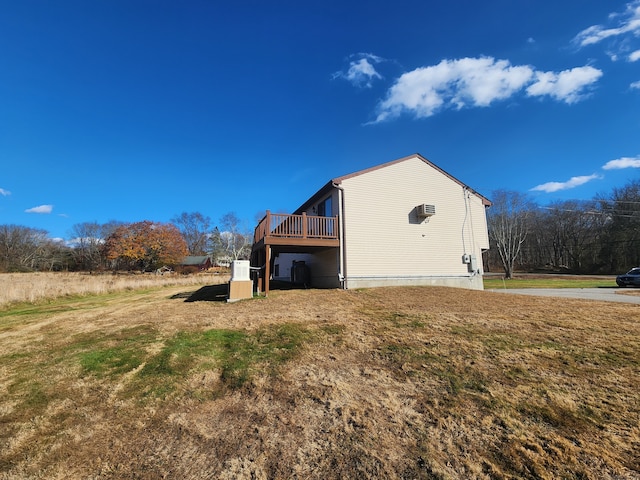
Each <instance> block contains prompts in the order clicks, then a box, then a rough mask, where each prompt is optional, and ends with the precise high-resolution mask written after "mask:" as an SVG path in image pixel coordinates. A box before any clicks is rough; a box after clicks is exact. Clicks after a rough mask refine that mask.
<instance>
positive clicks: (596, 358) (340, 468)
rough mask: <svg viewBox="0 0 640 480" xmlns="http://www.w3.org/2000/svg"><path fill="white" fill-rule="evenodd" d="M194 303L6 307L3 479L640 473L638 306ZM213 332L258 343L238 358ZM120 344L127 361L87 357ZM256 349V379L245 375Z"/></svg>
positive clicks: (364, 297)
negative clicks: (209, 339) (210, 336)
mask: <svg viewBox="0 0 640 480" xmlns="http://www.w3.org/2000/svg"><path fill="white" fill-rule="evenodd" d="M187 296H188V295H187V294H186V292H185V291H184V288H180V287H172V288H167V289H165V290H162V291H155V292H145V293H143V294H136V293H135V292H127V293H126V294H122V295H111V296H109V297H105V298H103V299H102V300H101V301H100V302H98V301H97V299H98V298H100V297H96V298H94V299H85V300H78V301H69V302H59V303H57V304H55V303H54V304H51V305H50V306H47V308H48V310H47V309H45V310H42V309H34V310H32V311H25V310H20V311H16V312H14V314H12V315H5V316H4V317H0V478H2V479H22V478H29V479H45V478H46V479H58V478H59V479H62V478H114V479H115V478H140V479H156V478H181V479H200V478H223V479H224V478H229V479H230V478H258V479H260V478H264V479H266V478H298V479H302V478H304V479H334V478H335V479H338V478H425V479H457V478H465V479H466V478H472V479H473V478H479V479H494V478H497V479H516V478H531V479H533V478H542V479H547V478H548V479H556V478H576V479H578V478H580V479H582V478H586V479H637V478H640V456H639V454H638V452H640V397H639V395H638V392H639V390H640V389H639V387H640V323H639V320H638V319H640V307H638V306H636V305H628V304H613V303H601V302H585V301H578V300H565V299H562V300H561V299H550V298H539V297H526V296H516V295H513V296H511V295H509V296H507V295H504V294H493V293H490V292H478V291H465V290H457V289H447V288H421V287H415V288H384V289H383V288H381V289H371V290H357V291H353V290H352V291H338V290H306V291H301V290H291V291H274V292H272V294H271V295H270V296H269V298H266V299H255V300H250V301H242V302H238V303H234V304H226V303H223V302H207V301H201V302H184V301H183V299H184V298H185V297H187ZM222 329H224V330H222ZM206 332H226V333H229V332H232V333H233V334H234V335H240V334H241V335H244V336H245V337H237V338H246V339H249V340H251V341H247V342H248V343H247V345H249V347H250V348H247V349H245V350H242V351H240V350H234V349H233V345H228V347H229V348H230V350H229V351H230V352H231V353H232V355H231V356H230V357H229V358H226V357H225V358H223V357H222V356H220V354H219V353H216V352H214V351H213V350H211V351H209V350H207V348H213V347H210V346H211V345H213V343H211V344H206V346H207V348H202V347H203V345H204V344H203V343H198V341H199V340H198V339H202V338H203V337H202V335H204V334H205V333H206ZM234 332H235V333H234ZM274 332H280V333H282V332H284V333H283V336H281V337H278V336H277V335H276V334H275V333H274ZM225 338H226V337H225ZM234 338H236V337H234ZM276 339H278V340H277V341H278V342H280V343H277V346H278V347H277V348H276V349H273V350H268V349H266V347H265V345H267V346H268V345H269V344H270V343H269V342H271V343H274V344H275V343H276ZM283 339H284V340H286V341H289V340H290V343H291V345H293V347H292V348H291V350H290V352H291V355H289V354H287V355H284V356H283V355H281V353H282V352H285V351H286V352H289V350H287V349H288V348H289V345H288V344H287V343H286V341H285V342H283ZM178 340H180V341H181V342H183V343H182V344H180V345H181V347H184V348H185V349H184V350H180V349H179V348H178V343H179V341H178ZM254 340H255V341H254ZM242 341H243V342H244V341H245V340H242ZM190 342H191V343H190ZM251 342H253V343H251ZM215 345H218V346H219V345H221V344H215ZM169 346H172V348H173V350H170V351H171V352H173V353H172V354H171V355H168V356H166V357H162V352H163V351H168V350H166V349H167V348H168V347H169ZM189 348H191V349H192V350H191V351H192V353H193V355H192V356H190V357H187V356H185V355H186V352H188V351H190V350H189ZM216 348H218V347H216ZM110 349H114V350H113V351H116V352H118V355H120V357H122V358H120V357H118V358H117V359H114V358H111V357H109V361H110V362H111V363H108V362H107V360H105V359H104V358H106V357H98V358H102V361H103V363H102V364H100V363H98V364H97V365H98V367H95V365H94V367H95V369H94V370H90V369H88V367H87V366H86V364H84V363H83V361H86V359H87V358H88V357H87V355H88V353H91V352H97V353H100V354H103V355H106V354H107V353H109V352H111V351H112V350H110ZM163 349H165V350H163ZM258 350H260V351H261V352H263V353H264V352H267V354H265V355H262V354H261V355H262V356H259V357H258V356H256V357H252V355H254V354H255V352H256V351H258ZM127 355H130V356H132V357H135V358H138V360H139V361H138V363H136V362H135V361H133V360H129V362H130V363H127V358H128V357H127ZM136 356H137V357H136ZM162 358H164V359H165V361H166V364H164V366H165V367H167V369H166V370H161V369H160V366H161V365H163V364H162V362H159V360H158V359H162ZM249 358H254V359H257V360H255V361H254V363H252V364H251V365H250V367H248V368H247V370H246V372H247V377H246V379H245V380H244V381H237V379H238V378H239V377H237V376H235V377H230V376H229V374H228V372H229V371H230V370H229V369H228V368H227V369H225V368H226V367H225V365H227V367H228V366H229V365H234V366H235V367H234V368H236V367H237V368H240V367H238V365H239V363H237V362H238V361H239V360H241V359H249ZM118 359H120V360H122V362H121V363H118V362H116V360H118ZM187 360H188V362H187ZM234 362H236V363H234ZM83 365H84V367H83ZM100 365H108V366H109V368H107V369H105V370H100V369H99V367H100ZM122 365H124V367H123V366H122ZM151 365H155V368H156V369H157V370H154V372H155V373H153V375H152V374H150V373H148V374H146V375H145V373H144V372H145V371H147V370H148V369H149V367H150V366H151ZM127 366H128V367H127ZM169 367H171V368H169ZM179 368H182V370H179ZM149 371H151V370H150V369H149ZM234 371H235V372H237V371H239V370H237V371H236V370H234ZM172 372H173V373H172ZM177 372H180V374H176V373H177ZM229 378H231V379H232V380H229Z"/></svg>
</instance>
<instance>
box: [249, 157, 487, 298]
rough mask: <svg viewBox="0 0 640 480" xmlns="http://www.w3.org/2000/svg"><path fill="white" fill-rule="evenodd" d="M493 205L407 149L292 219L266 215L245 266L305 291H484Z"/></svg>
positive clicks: (325, 191) (326, 192)
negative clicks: (489, 210)
mask: <svg viewBox="0 0 640 480" xmlns="http://www.w3.org/2000/svg"><path fill="white" fill-rule="evenodd" d="M490 205H491V202H490V201H489V200H488V199H487V198H485V197H484V196H482V195H480V194H479V193H477V192H476V191H475V190H473V189H471V188H470V187H468V186H467V185H465V184H464V183H462V182H461V181H460V180H458V179H456V178H454V177H453V176H451V175H450V174H448V173H446V172H445V171H444V170H442V169H441V168H439V167H437V166H436V165H434V164H433V163H431V162H430V161H429V160H427V159H426V158H424V157H422V156H420V155H418V154H415V155H411V156H408V157H404V158H400V159H398V160H394V161H392V162H388V163H385V164H382V165H378V166H375V167H372V168H368V169H366V170H361V171H358V172H355V173H352V174H349V175H345V176H342V177H337V178H334V179H332V180H330V181H329V182H327V183H326V184H325V185H324V186H323V187H322V188H321V189H320V190H318V191H317V192H316V193H315V194H313V195H312V196H311V197H309V199H308V200H307V201H306V202H304V203H303V204H302V205H301V206H300V207H299V208H298V209H297V210H296V211H295V212H294V213H293V214H292V215H287V214H273V213H271V212H269V211H267V214H266V216H265V217H264V218H263V219H262V220H261V221H260V223H259V224H258V226H257V227H256V229H255V232H254V245H253V251H252V265H254V266H263V272H262V278H263V282H264V285H263V290H264V291H265V292H268V290H269V279H276V280H287V281H293V282H294V283H300V284H305V285H310V286H313V287H333V288H336V287H342V288H360V287H375V286H390V285H448V286H455V287H464V288H471V289H482V288H483V284H482V274H483V270H482V252H483V251H484V250H486V249H488V248H489V238H488V233H487V220H486V213H485V209H486V208H487V207H488V206H490Z"/></svg>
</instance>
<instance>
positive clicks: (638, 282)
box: [616, 267, 640, 287]
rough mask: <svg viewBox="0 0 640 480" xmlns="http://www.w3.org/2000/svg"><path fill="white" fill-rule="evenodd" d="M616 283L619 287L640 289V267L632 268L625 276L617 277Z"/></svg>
mask: <svg viewBox="0 0 640 480" xmlns="http://www.w3.org/2000/svg"><path fill="white" fill-rule="evenodd" d="M616 283H617V284H618V286H619V287H627V286H635V287H640V267H635V268H632V269H631V270H629V271H628V272H627V273H625V274H624V275H618V276H617V277H616Z"/></svg>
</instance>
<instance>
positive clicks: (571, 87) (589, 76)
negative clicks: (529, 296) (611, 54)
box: [527, 66, 602, 103]
mask: <svg viewBox="0 0 640 480" xmlns="http://www.w3.org/2000/svg"><path fill="white" fill-rule="evenodd" d="M601 76H602V71H601V70H598V69H597V68H593V67H590V66H585V67H576V68H572V69H571V70H563V71H562V72H560V73H555V72H536V81H535V82H534V83H532V84H531V85H529V87H527V94H528V95H529V96H532V97H535V96H541V95H549V96H550V97H552V98H554V99H556V100H558V101H561V102H565V103H575V102H577V101H579V100H580V98H581V97H582V96H583V94H584V89H585V88H586V87H588V86H589V85H592V84H593V83H595V82H597V81H598V79H599V78H600V77H601Z"/></svg>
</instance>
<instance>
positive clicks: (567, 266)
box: [484, 180, 640, 278]
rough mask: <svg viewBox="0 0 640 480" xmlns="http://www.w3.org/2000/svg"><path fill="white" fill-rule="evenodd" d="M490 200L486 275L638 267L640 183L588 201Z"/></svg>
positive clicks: (502, 195)
mask: <svg viewBox="0 0 640 480" xmlns="http://www.w3.org/2000/svg"><path fill="white" fill-rule="evenodd" d="M491 200H492V202H493V205H492V206H491V207H490V208H489V210H488V211H487V222H488V228H489V240H490V250H489V251H488V252H487V253H486V254H485V258H484V262H485V270H486V271H499V270H502V271H504V273H505V276H506V277H507V278H511V276H512V275H513V272H514V271H515V270H516V269H518V270H522V271H536V270H550V271H564V272H567V273H578V274H585V273H592V274H598V273H601V274H614V273H621V272H624V271H627V270H629V269H630V268H631V267H634V266H638V265H640V180H632V181H630V182H629V183H627V184H626V185H624V186H623V187H621V188H614V189H613V190H612V191H611V193H610V194H608V195H598V196H596V197H595V198H593V199H592V200H587V201H577V200H568V201H562V202H555V203H552V204H550V205H546V206H540V205H537V204H536V203H535V202H533V201H532V200H531V199H530V198H529V197H528V196H527V195H526V194H522V193H519V192H514V191H507V190H499V191H496V192H493V197H492V199H491Z"/></svg>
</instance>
